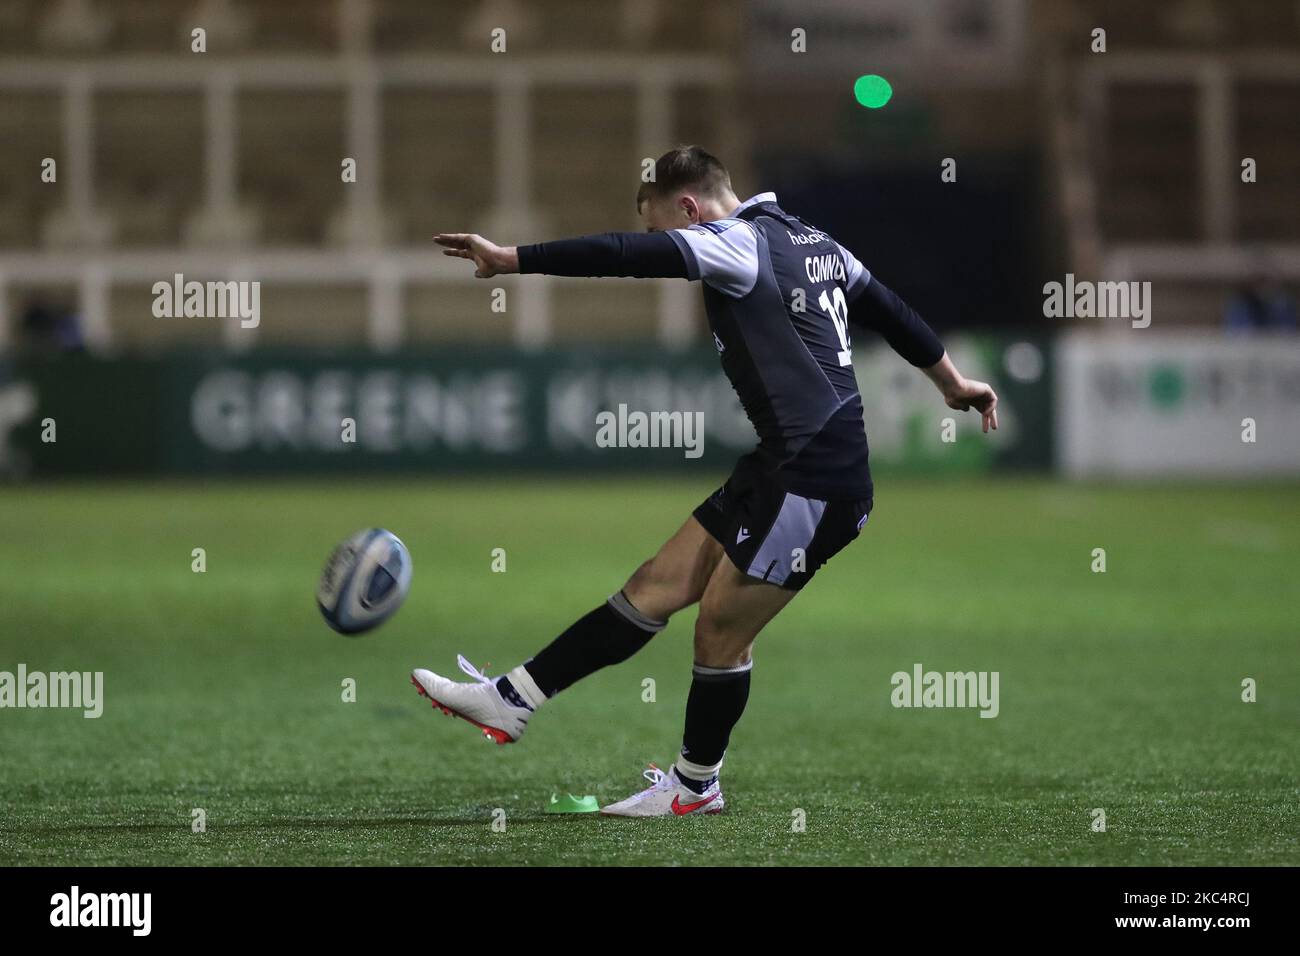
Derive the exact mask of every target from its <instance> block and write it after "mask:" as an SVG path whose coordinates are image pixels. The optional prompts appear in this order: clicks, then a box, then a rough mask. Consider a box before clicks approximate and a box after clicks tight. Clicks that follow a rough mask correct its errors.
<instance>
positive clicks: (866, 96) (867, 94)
mask: <svg viewBox="0 0 1300 956" xmlns="http://www.w3.org/2000/svg"><path fill="white" fill-rule="evenodd" d="M893 95H894V88H893V87H892V86H890V85H889V81H888V80H887V79H885V78H884V77H883V76H877V75H876V74H875V73H868V74H867V75H866V76H860V77H858V78H857V79H856V80H854V81H853V96H854V97H855V98H856V99H857V101H858V102H859V103H861V104H862V105H863V106H865V107H866V108H867V109H869V110H878V109H880V107H882V106H884V105H885V104H886V103H888V102H889V98H890V97H891V96H893Z"/></svg>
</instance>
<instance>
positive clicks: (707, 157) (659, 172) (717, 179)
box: [636, 146, 731, 210]
mask: <svg viewBox="0 0 1300 956" xmlns="http://www.w3.org/2000/svg"><path fill="white" fill-rule="evenodd" d="M682 189H698V190H699V191H700V192H702V193H704V194H706V195H709V196H716V195H718V194H719V193H721V192H722V190H724V189H731V174H730V173H728V172H727V167H726V166H723V165H722V161H721V160H720V159H718V157H716V156H714V155H713V154H712V153H709V152H706V151H705V150H703V149H701V148H700V147H699V146H678V147H677V148H676V149H670V150H669V151H668V152H666V153H664V154H663V155H662V156H660V157H659V159H657V160H656V161H655V175H654V179H653V180H652V181H650V182H643V183H642V184H641V187H640V188H639V189H638V190H637V191H636V208H637V209H638V210H640V208H641V204H642V203H644V202H645V201H646V200H647V199H662V198H663V197H665V196H671V195H673V194H674V193H676V192H677V191H679V190H682Z"/></svg>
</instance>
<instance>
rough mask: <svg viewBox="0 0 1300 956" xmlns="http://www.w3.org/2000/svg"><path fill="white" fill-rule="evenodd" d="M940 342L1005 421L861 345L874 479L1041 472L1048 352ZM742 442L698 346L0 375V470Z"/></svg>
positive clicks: (36, 367) (62, 360)
mask: <svg viewBox="0 0 1300 956" xmlns="http://www.w3.org/2000/svg"><path fill="white" fill-rule="evenodd" d="M951 348H952V351H953V354H954V358H955V359H956V360H957V361H958V363H959V364H960V365H961V366H962V367H963V370H964V371H965V372H966V374H967V375H969V376H971V377H978V378H987V379H989V380H992V381H993V382H994V384H995V387H997V388H998V389H999V391H1000V393H1001V394H1002V398H1003V403H1004V404H1003V412H1002V414H1001V419H1002V422H1003V428H1002V429H1001V430H1000V431H999V433H998V434H997V435H996V436H992V437H991V438H987V437H985V436H981V435H980V434H979V425H978V418H977V416H975V415H973V414H961V413H957V412H952V411H950V410H948V409H947V408H946V407H945V406H944V405H943V403H942V401H941V400H940V399H939V396H938V395H937V394H936V393H935V392H934V389H933V386H932V385H931V384H930V383H929V382H928V381H927V380H926V379H925V377H924V376H923V375H921V374H920V373H919V372H918V371H917V370H915V369H913V368H912V367H911V366H909V365H908V364H907V363H906V362H904V361H902V360H901V359H899V358H898V357H897V356H896V355H894V354H893V353H892V352H890V351H889V350H888V349H886V348H883V347H877V348H872V349H863V348H859V349H858V350H857V352H856V354H855V366H856V369H857V373H858V380H859V383H860V385H861V388H862V392H863V400H864V403H865V407H866V418H867V429H868V436H869V439H870V442H871V446H872V462H873V466H874V467H876V468H879V469H882V470H890V469H902V470H908V471H916V472H924V473H933V472H949V471H959V472H969V471H980V470H985V469H988V468H990V467H994V466H998V465H1011V466H1016V467H1029V468H1037V467H1043V468H1045V467H1047V466H1048V465H1049V464H1050V462H1051V449H1050V447H1049V446H1050V441H1049V437H1050V426H1051V408H1050V395H1051V387H1050V382H1049V381H1048V379H1049V375H1050V372H1049V369H1050V362H1049V361H1048V356H1047V352H1046V349H1045V347H1044V346H1043V345H1041V344H1031V343H1026V342H1018V343H1014V344H1013V343H1010V342H1004V341H1000V340H993V339H985V338H980V339H973V338H972V339H964V340H963V339H959V340H956V341H954V343H953V344H952V346H951ZM1017 349H1019V350H1020V353H1021V360H1020V362H1019V364H1020V365H1021V366H1023V368H1021V369H1020V370H1017V369H1016V367H1015V366H1016V361H1015V356H1016V354H1017V352H1016V350H1017ZM1026 350H1028V351H1026ZM1034 355H1037V356H1038V358H1037V360H1035V359H1034V358H1033V356H1034ZM1025 356H1029V357H1028V358H1026V357H1025ZM1010 372H1016V374H1014V375H1013V374H1010ZM945 419H951V421H950V422H945ZM754 444H755V437H754V432H753V429H752V427H751V426H750V425H749V423H748V421H747V420H746V419H745V417H744V415H743V413H742V411H741V409H740V406H739V403H738V402H737V400H736V398H735V394H734V392H732V390H731V387H730V384H729V383H728V382H727V380H726V378H725V376H724V375H723V374H722V371H721V369H720V367H719V366H718V362H717V359H716V357H715V356H714V355H712V354H711V352H710V351H707V350H703V349H700V350H694V351H691V352H670V351H666V350H661V349H658V348H600V349H587V348H568V349H548V350H543V351H536V352H523V351H515V350H501V349H491V350H488V349H475V348H454V349H442V350H438V351H427V352H402V353H397V354H391V355H389V354H375V353H352V354H329V353H308V352H302V351H295V352H292V353H277V352H271V351H256V352H249V353H246V354H230V353H214V354H199V353H174V354H168V355H165V356H159V357H156V358H143V357H137V358H116V359H108V358H92V357H89V356H84V355H67V356H59V357H51V358H43V359H28V360H23V361H17V362H10V363H7V364H5V365H0V468H2V469H4V470H5V471H6V472H8V473H10V474H17V475H30V476H33V477H42V476H56V475H83V476H90V475H101V474H137V475H236V474H276V473H319V474H330V473H345V472H378V473H482V472H506V471H520V470H527V471H556V472H579V473H587V472H590V473H595V472H605V471H619V470H623V471H644V470H654V471H670V470H674V469H686V468H698V467H700V466H707V467H710V468H716V469H718V470H723V469H725V468H726V467H727V466H728V465H729V464H730V462H731V461H732V460H734V459H735V458H736V457H737V456H738V455H740V454H743V453H744V452H746V451H749V450H750V449H752V448H753V446H754Z"/></svg>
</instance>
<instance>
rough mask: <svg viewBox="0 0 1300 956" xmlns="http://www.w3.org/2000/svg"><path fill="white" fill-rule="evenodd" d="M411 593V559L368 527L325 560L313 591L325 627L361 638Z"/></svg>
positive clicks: (387, 535) (388, 536)
mask: <svg viewBox="0 0 1300 956" xmlns="http://www.w3.org/2000/svg"><path fill="white" fill-rule="evenodd" d="M410 589H411V555H410V552H408V551H407V550H406V545H404V544H402V542H401V539H399V538H398V537H397V535H395V534H393V533H392V532H391V531H385V530H384V529H383V528H369V529H367V530H365V531H358V532H357V533H356V534H354V535H352V537H350V538H348V539H347V540H346V541H344V542H343V543H342V544H340V545H339V546H338V547H337V548H335V549H334V552H333V553H332V554H331V555H330V556H329V560H328V561H326V562H325V570H324V571H322V572H321V577H320V586H319V587H317V589H316V604H317V606H318V607H319V608H320V612H321V615H322V616H323V617H324V618H325V623H327V624H328V625H329V626H330V627H332V628H334V630H336V631H338V632H339V633H340V634H351V635H355V634H361V633H364V632H365V631H368V630H370V629H371V628H373V627H377V626H378V625H380V624H382V623H383V622H384V621H386V620H388V618H390V617H392V616H393V614H394V613H395V612H396V611H397V609H398V608H399V607H401V606H402V601H404V600H405V599H406V593H407V591H409V590H410Z"/></svg>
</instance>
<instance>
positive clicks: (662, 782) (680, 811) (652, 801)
mask: <svg viewBox="0 0 1300 956" xmlns="http://www.w3.org/2000/svg"><path fill="white" fill-rule="evenodd" d="M642 776H644V777H645V778H646V779H647V780H649V781H650V786H649V787H647V788H646V789H645V790H642V791H641V792H640V793H634V794H632V796H630V797H628V798H627V799H626V800H620V801H619V802H618V803H611V804H610V805H609V806H607V807H602V808H601V811H600V812H601V815H602V816H607V817H684V816H688V815H690V814H692V813H721V812H722V806H723V803H722V787H721V785H720V784H719V783H718V781H717V780H715V781H713V783H712V784H710V786H709V787H708V789H707V790H705V791H704V792H703V793H696V792H695V791H694V790H692V789H691V788H690V787H688V786H686V784H684V783H682V781H681V778H680V777H678V776H677V766H676V765H675V764H674V765H673V766H671V767H669V768H668V772H667V773H664V772H663V771H662V770H660V769H659V768H658V767H656V766H655V765H654V764H651V765H650V767H649V769H648V770H645V771H644V772H643V773H642Z"/></svg>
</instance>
